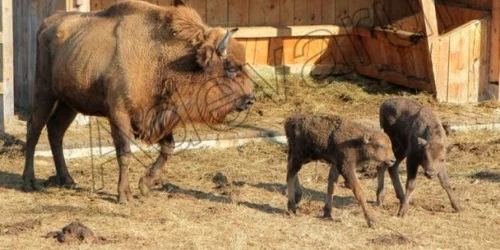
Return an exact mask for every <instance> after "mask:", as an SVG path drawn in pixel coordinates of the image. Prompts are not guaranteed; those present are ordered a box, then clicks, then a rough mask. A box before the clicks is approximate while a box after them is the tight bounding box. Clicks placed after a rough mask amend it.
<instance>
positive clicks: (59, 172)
mask: <svg viewBox="0 0 500 250" xmlns="http://www.w3.org/2000/svg"><path fill="white" fill-rule="evenodd" d="M76 114H77V112H76V111H74V110H73V109H71V108H70V107H69V106H68V105H66V104H65V103H63V102H59V104H58V105H57V108H56V110H55V111H54V113H53V115H52V116H51V117H50V120H49V122H48V123H47V131H48V134H49V142H50V149H51V151H52V156H53V158H54V164H55V166H56V176H53V177H51V178H49V179H48V180H47V181H46V182H45V185H46V186H61V187H66V188H71V187H73V185H74V184H75V183H74V181H73V178H71V176H70V175H69V172H68V168H67V166H66V161H65V159H64V153H63V137H64V134H65V132H66V130H67V129H68V128H69V126H70V125H71V123H72V122H73V120H74V119H75V117H76Z"/></svg>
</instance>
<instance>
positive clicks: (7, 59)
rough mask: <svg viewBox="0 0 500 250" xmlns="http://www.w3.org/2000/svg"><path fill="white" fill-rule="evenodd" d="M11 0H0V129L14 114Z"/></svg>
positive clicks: (2, 129)
mask: <svg viewBox="0 0 500 250" xmlns="http://www.w3.org/2000/svg"><path fill="white" fill-rule="evenodd" d="M12 1H13V0H1V3H0V4H1V7H0V11H1V12H2V13H1V16H2V18H1V19H2V20H1V22H2V33H1V36H0V37H1V41H0V42H1V47H0V48H1V49H2V51H1V53H2V57H1V58H0V60H1V69H0V72H1V76H0V77H1V82H0V131H5V124H6V123H7V122H8V121H9V120H10V119H12V117H13V115H14V55H13V54H14V49H13V43H14V42H13V34H12Z"/></svg>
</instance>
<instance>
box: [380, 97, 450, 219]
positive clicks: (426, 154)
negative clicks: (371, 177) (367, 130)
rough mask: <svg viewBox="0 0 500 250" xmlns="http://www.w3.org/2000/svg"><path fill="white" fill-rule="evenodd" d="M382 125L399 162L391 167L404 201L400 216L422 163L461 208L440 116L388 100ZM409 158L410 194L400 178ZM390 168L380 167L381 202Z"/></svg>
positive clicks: (382, 109) (417, 105)
mask: <svg viewBox="0 0 500 250" xmlns="http://www.w3.org/2000/svg"><path fill="white" fill-rule="evenodd" d="M380 126H381V127H382V128H383V129H384V131H385V133H387V135H389V137H390V138H391V141H392V149H393V150H394V155H395V156H396V163H394V165H393V166H392V167H390V168H389V174H390V176H391V180H392V183H393V185H394V189H395V190H396V196H397V197H398V199H399V200H400V202H401V206H400V208H399V212H398V215H399V216H404V215H405V213H406V212H407V211H408V206H409V202H410V199H411V196H412V194H413V191H414V189H415V179H416V177H417V171H418V166H419V165H420V166H422V167H423V169H424V171H425V172H424V175H425V176H426V177H427V178H432V176H434V174H436V173H437V176H438V178H439V180H440V182H441V185H442V186H443V188H444V189H445V190H446V193H447V194H448V197H449V199H450V202H451V206H452V207H453V208H454V209H455V211H459V210H460V206H459V205H458V201H457V198H456V196H455V194H454V193H453V191H452V188H451V185H450V181H449V179H448V175H447V174H446V131H445V129H444V128H443V125H442V124H441V121H440V120H439V118H438V117H437V116H436V115H435V114H434V112H433V111H432V109H431V108H430V107H425V106H422V105H421V104H420V103H418V102H416V101H413V100H409V99H405V98H393V99H389V100H386V101H385V102H384V103H382V106H381V107H380ZM405 158H407V159H406V169H407V175H408V178H407V182H406V195H405V194H404V193H403V188H402V187H401V182H400V181H399V175H398V168H399V164H400V163H401V162H402V161H403V160H404V159H405ZM386 169H387V167H383V168H380V169H379V173H378V188H377V203H378V204H379V205H382V203H383V199H384V173H385V170H386Z"/></svg>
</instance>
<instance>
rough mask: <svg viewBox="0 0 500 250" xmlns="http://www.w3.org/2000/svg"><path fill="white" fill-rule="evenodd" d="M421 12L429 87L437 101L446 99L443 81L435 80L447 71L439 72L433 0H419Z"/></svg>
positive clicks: (438, 48) (437, 32) (436, 21)
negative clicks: (423, 22) (426, 52)
mask: <svg viewBox="0 0 500 250" xmlns="http://www.w3.org/2000/svg"><path fill="white" fill-rule="evenodd" d="M420 6H421V7H422V13H423V15H424V21H425V35H426V37H427V46H428V49H429V53H428V56H427V63H426V64H427V65H428V67H430V68H429V70H428V72H429V76H428V77H429V82H430V84H431V85H432V86H431V89H432V91H433V92H434V95H435V96H436V99H437V100H438V101H447V91H446V86H445V84H446V83H444V82H441V81H437V78H438V77H439V76H440V75H443V74H447V72H439V71H440V70H444V68H443V67H440V65H441V64H443V62H441V61H440V41H439V29H438V19H437V14H436V5H435V2H434V0H420Z"/></svg>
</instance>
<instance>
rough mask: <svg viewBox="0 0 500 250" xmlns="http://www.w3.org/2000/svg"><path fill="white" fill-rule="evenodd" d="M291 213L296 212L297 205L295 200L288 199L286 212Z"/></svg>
mask: <svg viewBox="0 0 500 250" xmlns="http://www.w3.org/2000/svg"><path fill="white" fill-rule="evenodd" d="M292 213H293V214H297V205H296V203H295V201H288V214H289V215H292Z"/></svg>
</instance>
